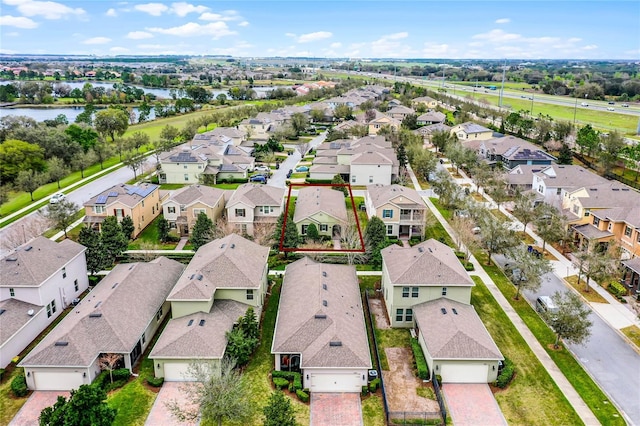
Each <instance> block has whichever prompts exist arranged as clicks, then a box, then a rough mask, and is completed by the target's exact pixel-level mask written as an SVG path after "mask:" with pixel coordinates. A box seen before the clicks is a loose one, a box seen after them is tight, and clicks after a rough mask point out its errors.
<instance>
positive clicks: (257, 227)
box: [253, 223, 276, 247]
mask: <svg viewBox="0 0 640 426" xmlns="http://www.w3.org/2000/svg"><path fill="white" fill-rule="evenodd" d="M275 231H276V224H275V223H256V224H254V225H253V242H254V243H256V244H259V245H261V246H265V247H271V245H272V244H273V242H274V241H273V236H274V235H275Z"/></svg>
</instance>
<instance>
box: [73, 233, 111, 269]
mask: <svg viewBox="0 0 640 426" xmlns="http://www.w3.org/2000/svg"><path fill="white" fill-rule="evenodd" d="M78 242H79V243H80V244H82V245H83V246H85V247H86V248H87V250H86V251H85V258H86V259H87V271H89V272H90V273H91V275H95V274H96V272H98V271H101V270H102V269H103V268H105V267H107V266H108V264H107V262H108V259H107V258H106V256H105V252H104V250H103V249H102V240H101V239H100V233H99V232H96V231H94V230H93V229H92V228H89V227H85V228H82V229H81V230H80V235H79V237H78Z"/></svg>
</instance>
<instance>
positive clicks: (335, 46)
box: [329, 42, 342, 49]
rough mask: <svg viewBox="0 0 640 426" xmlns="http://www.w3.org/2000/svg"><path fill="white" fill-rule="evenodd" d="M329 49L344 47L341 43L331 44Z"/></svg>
mask: <svg viewBox="0 0 640 426" xmlns="http://www.w3.org/2000/svg"><path fill="white" fill-rule="evenodd" d="M329 47H330V48H332V49H340V48H341V47H342V43H340V42H335V43H331V44H330V45H329Z"/></svg>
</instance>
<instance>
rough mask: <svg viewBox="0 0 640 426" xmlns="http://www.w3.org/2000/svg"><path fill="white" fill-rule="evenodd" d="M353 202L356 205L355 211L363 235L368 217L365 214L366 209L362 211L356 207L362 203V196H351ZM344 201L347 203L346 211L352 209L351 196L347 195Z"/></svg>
mask: <svg viewBox="0 0 640 426" xmlns="http://www.w3.org/2000/svg"><path fill="white" fill-rule="evenodd" d="M353 202H354V203H355V205H356V206H355V207H356V212H358V220H359V221H360V230H361V231H362V234H363V236H364V229H365V228H366V227H367V223H369V217H368V216H367V212H366V211H362V210H360V209H359V208H358V206H360V204H364V197H353ZM346 203H347V211H348V212H351V211H353V206H352V204H351V198H349V197H347V198H346Z"/></svg>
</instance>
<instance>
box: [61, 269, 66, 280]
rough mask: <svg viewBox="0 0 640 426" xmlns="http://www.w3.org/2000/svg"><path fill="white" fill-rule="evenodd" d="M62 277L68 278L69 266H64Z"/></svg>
mask: <svg viewBox="0 0 640 426" xmlns="http://www.w3.org/2000/svg"><path fill="white" fill-rule="evenodd" d="M62 278H67V268H62Z"/></svg>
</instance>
